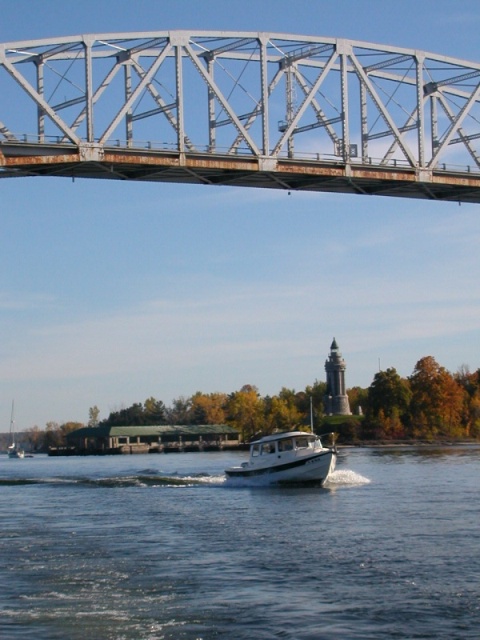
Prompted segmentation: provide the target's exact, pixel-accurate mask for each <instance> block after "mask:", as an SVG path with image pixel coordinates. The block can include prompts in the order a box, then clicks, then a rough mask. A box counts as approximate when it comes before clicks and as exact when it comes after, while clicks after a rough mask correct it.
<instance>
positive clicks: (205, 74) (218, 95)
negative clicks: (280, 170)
mask: <svg viewBox="0 0 480 640" xmlns="http://www.w3.org/2000/svg"><path fill="white" fill-rule="evenodd" d="M184 50H185V52H186V53H187V55H188V57H189V58H190V60H191V61H192V62H193V64H194V66H195V67H196V69H197V71H199V73H200V75H201V76H202V78H203V79H204V81H205V82H206V83H207V86H208V87H210V88H211V90H212V91H213V93H214V94H215V97H216V98H217V100H218V101H219V102H220V104H221V105H222V107H223V108H224V109H225V111H226V112H227V113H228V115H229V116H230V117H231V119H232V124H233V125H234V126H235V128H236V129H237V131H238V132H239V133H240V134H241V135H242V137H243V139H244V140H245V142H246V143H247V144H248V146H249V147H250V149H251V150H252V152H253V153H254V154H255V155H256V156H259V155H260V150H259V149H258V147H257V145H256V144H255V142H254V141H253V140H252V138H251V137H250V135H249V134H248V131H247V130H246V129H245V127H244V126H243V125H242V123H241V122H240V120H239V119H238V117H237V115H236V114H235V113H234V111H233V110H232V108H231V107H230V104H229V103H228V100H227V99H226V98H225V96H224V95H223V94H222V92H221V91H220V89H219V88H218V86H217V85H216V83H215V81H214V80H213V78H212V77H211V76H210V75H209V74H208V71H207V70H206V69H205V68H204V67H203V66H202V65H201V64H200V62H199V61H198V59H197V56H196V55H195V52H194V51H193V49H192V47H191V46H190V45H189V44H186V45H184Z"/></svg>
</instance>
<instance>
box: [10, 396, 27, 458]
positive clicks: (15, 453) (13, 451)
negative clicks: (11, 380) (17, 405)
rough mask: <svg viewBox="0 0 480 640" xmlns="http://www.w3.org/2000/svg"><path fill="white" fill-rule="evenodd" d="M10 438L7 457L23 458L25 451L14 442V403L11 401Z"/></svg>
mask: <svg viewBox="0 0 480 640" xmlns="http://www.w3.org/2000/svg"><path fill="white" fill-rule="evenodd" d="M10 440H11V443H10V445H9V446H8V457H9V458H24V457H25V451H24V450H23V449H20V448H19V447H18V446H17V443H16V442H15V414H14V404H13V401H12V413H11V416H10Z"/></svg>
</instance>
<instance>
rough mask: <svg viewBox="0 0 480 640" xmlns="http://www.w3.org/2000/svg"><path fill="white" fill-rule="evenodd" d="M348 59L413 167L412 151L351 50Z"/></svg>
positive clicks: (414, 162)
mask: <svg viewBox="0 0 480 640" xmlns="http://www.w3.org/2000/svg"><path fill="white" fill-rule="evenodd" d="M350 60H351V62H352V64H353V66H354V68H355V69H356V72H357V74H358V76H359V79H360V80H361V81H363V83H364V84H365V88H366V89H367V91H368V93H369V94H370V97H371V98H372V100H373V101H374V103H375V104H376V106H377V109H378V110H379V111H380V114H381V115H382V117H383V119H384V120H385V123H386V125H387V127H390V129H391V131H392V134H393V136H394V137H395V138H396V140H397V141H398V144H399V146H400V148H401V150H402V151H403V153H404V154H405V158H407V159H408V160H409V162H410V164H411V165H412V167H414V166H415V164H416V161H415V158H414V156H413V154H412V152H411V151H410V149H409V148H408V146H407V145H406V144H405V143H404V141H403V137H402V134H401V133H400V131H399V130H398V128H397V126H396V124H395V123H394V121H393V119H392V117H391V116H390V114H389V113H388V111H387V108H386V107H385V105H384V104H383V102H382V100H381V99H380V96H379V95H378V94H377V92H376V91H375V88H374V86H373V85H372V83H371V82H370V79H369V77H368V76H367V74H366V73H365V71H364V70H363V67H362V65H361V64H360V62H359V61H358V60H357V58H356V56H355V54H354V53H353V51H352V52H351V53H350Z"/></svg>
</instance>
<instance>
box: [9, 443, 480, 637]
mask: <svg viewBox="0 0 480 640" xmlns="http://www.w3.org/2000/svg"><path fill="white" fill-rule="evenodd" d="M240 457H244V456H243V454H236V453H210V454H166V455H165V454H164V455H143V456H140V455H139V456H128V457H127V456H125V457H105V458H97V457H91V458H48V457H46V456H36V457H35V458H31V459H28V458H27V459H25V460H9V459H8V458H7V457H6V456H1V457H0V638H5V639H8V640H10V639H11V640H18V639H25V640H26V639H32V640H56V639H59V640H77V639H82V640H85V639H90V638H91V639H95V640H133V639H135V640H160V639H173V640H181V639H188V640H196V639H200V638H201V639H202V640H210V639H222V640H223V639H225V640H231V639H235V640H243V639H245V640H247V639H248V640H262V639H276V638H278V639H286V640H307V639H312V640H313V639H314V640H322V639H327V638H328V639H329V640H331V639H342V640H343V639H350V638H352V639H360V638H362V639H368V640H375V639H377V638H382V639H384V638H432V639H435V640H438V639H440V638H445V639H446V638H449V639H452V638H459V639H460V638H462V639H464V638H472V639H473V638H475V639H476V638H478V637H479V629H480V535H479V524H480V503H479V488H480V448H475V447H467V446H464V447H448V448H425V447H424V448H405V449H344V450H342V451H341V453H340V456H339V461H338V464H337V470H336V471H335V473H334V475H333V477H332V479H331V481H330V482H329V484H328V486H325V487H324V488H318V487H317V488H312V487H296V488H292V487H285V488H280V487H275V488H268V487H248V486H242V487H235V486H231V485H229V484H228V483H227V482H225V479H224V475H223V469H224V468H225V467H226V466H230V465H232V464H234V463H238V461H239V458H240Z"/></svg>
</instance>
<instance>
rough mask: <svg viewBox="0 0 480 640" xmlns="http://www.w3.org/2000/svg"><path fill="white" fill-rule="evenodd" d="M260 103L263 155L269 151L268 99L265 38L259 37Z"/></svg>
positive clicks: (266, 154)
mask: <svg viewBox="0 0 480 640" xmlns="http://www.w3.org/2000/svg"><path fill="white" fill-rule="evenodd" d="M260 85H261V86H260V90H261V97H260V104H261V105H262V151H263V155H264V156H268V154H269V153H270V142H269V138H270V132H269V109H268V106H269V101H268V68H267V40H266V39H265V38H261V39H260Z"/></svg>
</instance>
